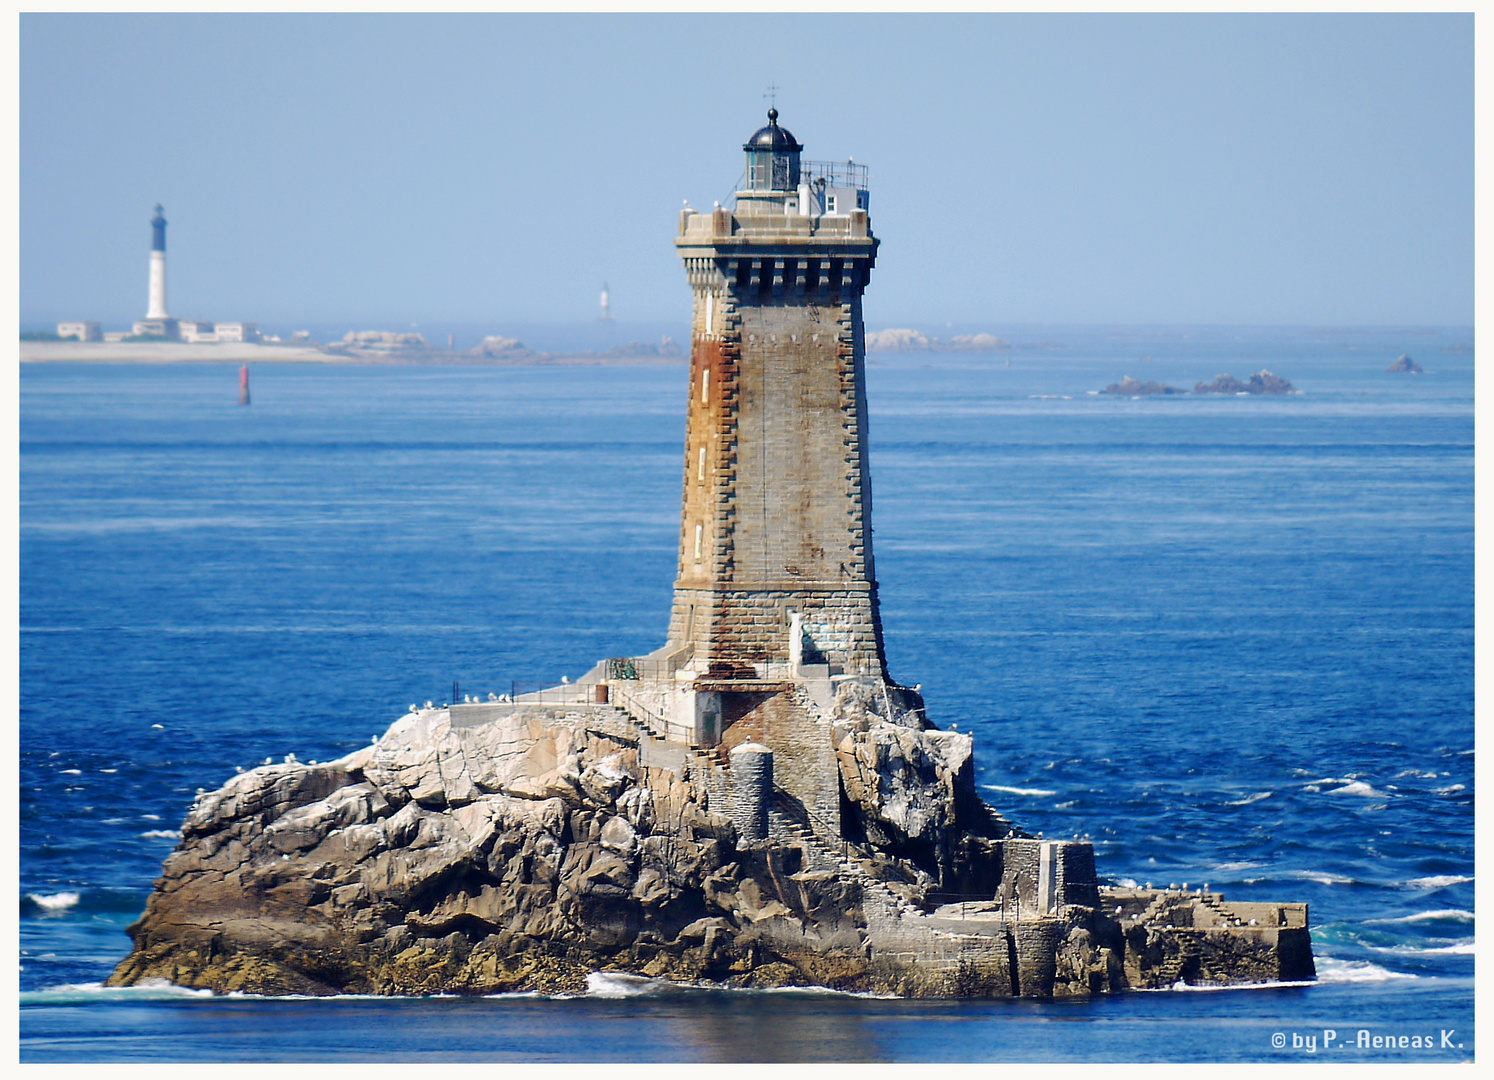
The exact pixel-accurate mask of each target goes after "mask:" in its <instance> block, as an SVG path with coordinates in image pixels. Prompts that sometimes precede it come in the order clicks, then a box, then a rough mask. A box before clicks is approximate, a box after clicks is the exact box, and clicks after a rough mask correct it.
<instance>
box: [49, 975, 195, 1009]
mask: <svg viewBox="0 0 1494 1080" xmlns="http://www.w3.org/2000/svg"><path fill="white" fill-rule="evenodd" d="M212 996H213V992H212V991H211V990H193V989H191V988H189V987H185V986H173V985H172V984H171V983H169V982H167V981H166V980H165V979H142V980H141V981H140V982H139V983H136V984H135V985H134V986H105V985H104V984H103V983H72V984H65V985H62V986H53V987H50V988H48V989H45V990H30V991H26V992H23V993H22V994H21V1004H22V1005H90V1004H97V1003H102V1002H107V1001H170V1000H173V999H179V998H210V997H212Z"/></svg>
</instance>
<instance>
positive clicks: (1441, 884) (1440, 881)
mask: <svg viewBox="0 0 1494 1080" xmlns="http://www.w3.org/2000/svg"><path fill="white" fill-rule="evenodd" d="M1472 880H1473V878H1472V877H1463V876H1462V875H1461V874H1434V875H1432V876H1431V877H1419V878H1412V879H1411V880H1410V881H1408V882H1406V885H1407V887H1409V888H1412V889H1445V888H1447V887H1448V886H1449V885H1466V884H1467V883H1468V882H1470V881H1472Z"/></svg>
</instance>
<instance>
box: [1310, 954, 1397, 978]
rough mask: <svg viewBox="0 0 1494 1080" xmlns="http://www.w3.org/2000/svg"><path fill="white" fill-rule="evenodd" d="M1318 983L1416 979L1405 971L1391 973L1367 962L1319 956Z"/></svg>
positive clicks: (1317, 963) (1317, 962)
mask: <svg viewBox="0 0 1494 1080" xmlns="http://www.w3.org/2000/svg"><path fill="white" fill-rule="evenodd" d="M1316 965H1317V969H1318V982H1320V983H1376V982H1388V981H1390V980H1391V979H1416V978H1420V976H1418V975H1412V974H1410V973H1409V972H1405V971H1391V970H1390V969H1389V968H1383V967H1381V966H1380V965H1379V964H1371V963H1370V962H1369V961H1368V960H1339V959H1335V958H1334V957H1331V956H1319V957H1318V958H1317V960H1316Z"/></svg>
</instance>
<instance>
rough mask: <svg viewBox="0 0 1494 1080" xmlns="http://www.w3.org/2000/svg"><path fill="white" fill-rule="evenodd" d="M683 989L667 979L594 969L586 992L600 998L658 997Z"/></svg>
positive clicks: (587, 979)
mask: <svg viewBox="0 0 1494 1080" xmlns="http://www.w3.org/2000/svg"><path fill="white" fill-rule="evenodd" d="M681 989H683V988H682V987H681V986H680V985H679V984H678V983H672V982H670V981H669V980H667V979H649V978H645V977H644V976H642V975H628V974H626V973H624V972H620V971H593V972H592V973H591V974H589V975H587V976H586V993H587V994H588V995H589V996H591V997H599V998H630V997H656V996H658V995H660V994H670V993H677V992H679V991H680V990H681Z"/></svg>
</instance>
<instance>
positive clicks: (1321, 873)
mask: <svg viewBox="0 0 1494 1080" xmlns="http://www.w3.org/2000/svg"><path fill="white" fill-rule="evenodd" d="M1278 876H1280V877H1286V878H1295V879H1297V880H1298V881H1316V882H1317V883H1318V884H1319V885H1352V884H1354V879H1353V878H1351V877H1343V876H1341V875H1339V874H1331V873H1329V872H1328V871H1327V870H1287V871H1285V872H1283V873H1282V874H1280V875H1278ZM1255 880H1257V881H1259V880H1261V879H1259V878H1256V879H1255Z"/></svg>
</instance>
